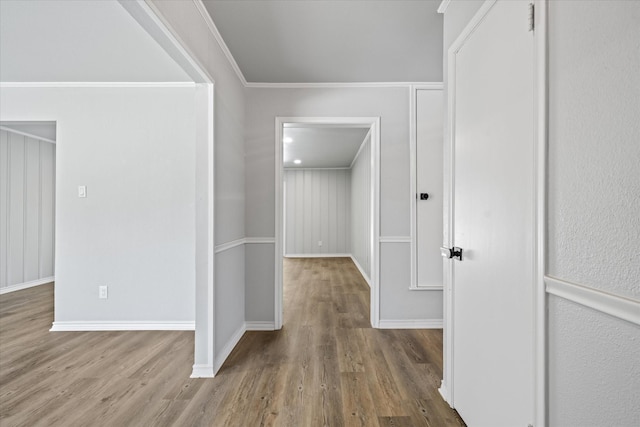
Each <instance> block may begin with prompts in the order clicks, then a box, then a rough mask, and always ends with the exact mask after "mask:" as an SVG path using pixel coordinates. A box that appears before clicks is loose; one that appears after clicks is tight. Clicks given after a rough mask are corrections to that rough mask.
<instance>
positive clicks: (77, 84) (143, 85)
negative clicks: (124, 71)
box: [0, 82, 196, 89]
mask: <svg viewBox="0 0 640 427" xmlns="http://www.w3.org/2000/svg"><path fill="white" fill-rule="evenodd" d="M195 86H196V84H195V83H194V82H0V88H18V89H29V88H51V89H55V88H194V87H195Z"/></svg>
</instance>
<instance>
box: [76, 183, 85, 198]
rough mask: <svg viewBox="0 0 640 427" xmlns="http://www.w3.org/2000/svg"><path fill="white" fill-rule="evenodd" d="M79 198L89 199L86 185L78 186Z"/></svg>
mask: <svg viewBox="0 0 640 427" xmlns="http://www.w3.org/2000/svg"><path fill="white" fill-rule="evenodd" d="M78 197H80V198H85V197H87V186H86V185H78Z"/></svg>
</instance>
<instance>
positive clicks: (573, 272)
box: [548, 1, 640, 427]
mask: <svg viewBox="0 0 640 427" xmlns="http://www.w3.org/2000/svg"><path fill="white" fill-rule="evenodd" d="M549 6H550V9H549V24H550V27H549V49H550V50H549V72H550V76H549V77H550V81H549V83H550V86H549V94H550V99H549V105H550V111H549V120H550V123H549V126H550V127H549V197H548V198H549V211H548V215H549V216H548V218H549V231H548V274H550V275H552V276H554V277H557V278H560V279H563V280H566V281H568V282H572V283H578V284H582V285H584V286H588V287H591V288H596V289H600V290H603V291H606V292H609V293H611V294H614V295H619V296H623V297H628V298H633V299H635V300H636V301H637V300H640V283H639V282H638V280H639V278H640V251H639V250H638V247H640V215H639V212H640V196H639V195H640V172H639V171H640V142H639V141H640V120H639V118H640V72H639V71H638V70H640V26H639V25H638V23H639V22H640V3H639V2H628V1H591V2H571V1H565V2H550V4H549ZM586 29H588V31H586ZM549 298H550V300H549V364H550V365H549V402H550V405H549V409H550V413H549V416H550V425H551V426H563V427H564V426H601V425H615V426H637V425H640V404H639V403H640V363H638V361H639V358H638V357H639V356H638V355H640V327H639V326H637V325H633V324H631V323H628V322H626V321H623V320H619V319H616V318H613V317H609V316H607V315H604V314H602V313H598V312H596V311H593V310H591V309H589V308H586V307H583V306H580V305H577V304H575V303H572V302H569V301H566V300H563V299H561V298H558V297H555V296H550V297H549Z"/></svg>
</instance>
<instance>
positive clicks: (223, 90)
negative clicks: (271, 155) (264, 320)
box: [145, 0, 273, 365]
mask: <svg viewBox="0 0 640 427" xmlns="http://www.w3.org/2000/svg"><path fill="white" fill-rule="evenodd" d="M145 1H146V2H147V3H148V4H149V5H151V6H152V7H153V9H154V10H155V11H157V13H158V14H159V15H160V16H161V18H162V19H163V20H164V21H165V22H166V24H167V25H168V26H170V27H171V28H172V30H173V31H174V32H175V33H176V34H177V35H178V36H179V38H180V40H181V41H182V42H183V43H184V45H185V46H186V47H187V49H188V51H189V53H190V55H191V56H192V57H194V58H195V59H196V61H197V62H198V64H199V65H200V67H202V68H203V69H204V70H206V72H208V73H209V75H210V76H211V77H212V79H213V80H214V81H215V88H214V97H215V101H214V104H215V105H214V112H213V115H214V139H215V142H214V144H215V150H214V151H215V152H214V156H215V165H214V169H215V172H214V174H215V196H214V200H215V225H214V228H215V244H216V247H220V245H223V244H225V243H229V242H235V241H242V239H244V238H245V237H246V233H245V151H244V149H245V146H244V131H245V125H244V123H245V93H244V91H245V89H244V86H243V84H242V82H241V81H240V79H239V78H238V76H237V75H236V73H235V71H234V69H233V66H232V65H231V63H230V62H229V60H227V58H226V56H225V54H224V52H223V51H222V49H221V48H220V46H219V44H218V42H217V41H216V39H215V37H214V35H213V34H212V32H211V30H210V28H209V26H208V24H207V22H206V21H205V19H203V16H202V15H201V13H200V11H199V10H198V8H197V5H196V3H195V2H183V1H159V0H145ZM205 13H206V12H205ZM245 246H247V247H245ZM249 246H251V245H243V244H241V245H237V246H233V247H230V248H228V249H226V250H223V251H219V250H217V251H216V255H215V322H214V331H213V334H214V335H215V353H216V355H215V358H216V362H215V363H216V365H219V364H221V362H222V361H223V360H224V358H225V357H226V354H228V353H227V352H228V351H230V350H231V349H232V348H233V345H235V340H237V339H239V337H240V335H241V332H242V331H243V330H244V328H245V318H246V316H245V251H246V252H250V249H249ZM272 260H273V258H272ZM260 274H261V275H264V274H265V272H260ZM198 329H200V331H198V330H196V343H198V342H205V341H204V340H199V339H198V334H199V333H201V331H204V333H209V332H208V331H207V330H206V327H205V326H204V325H203V327H202V328H198ZM206 350H207V349H204V348H199V347H198V345H197V344H196V364H198V363H204V362H205V361H206V357H205V356H204V354H205V353H206Z"/></svg>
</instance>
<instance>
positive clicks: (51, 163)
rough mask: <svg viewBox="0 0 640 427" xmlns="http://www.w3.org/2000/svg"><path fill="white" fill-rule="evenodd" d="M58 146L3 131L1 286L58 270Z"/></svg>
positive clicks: (0, 157) (0, 136) (49, 275)
mask: <svg viewBox="0 0 640 427" xmlns="http://www.w3.org/2000/svg"><path fill="white" fill-rule="evenodd" d="M54 190H55V145H54V144H52V143H50V142H46V141H41V140H38V139H34V138H30V137H28V136H24V135H20V134H16V133H14V132H7V131H6V130H0V291H6V290H8V289H11V288H12V287H14V288H17V286H16V285H24V284H26V283H29V282H33V283H38V282H40V283H42V279H45V280H47V279H53V275H54V268H53V266H54V216H55V214H54V208H55V195H54Z"/></svg>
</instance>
